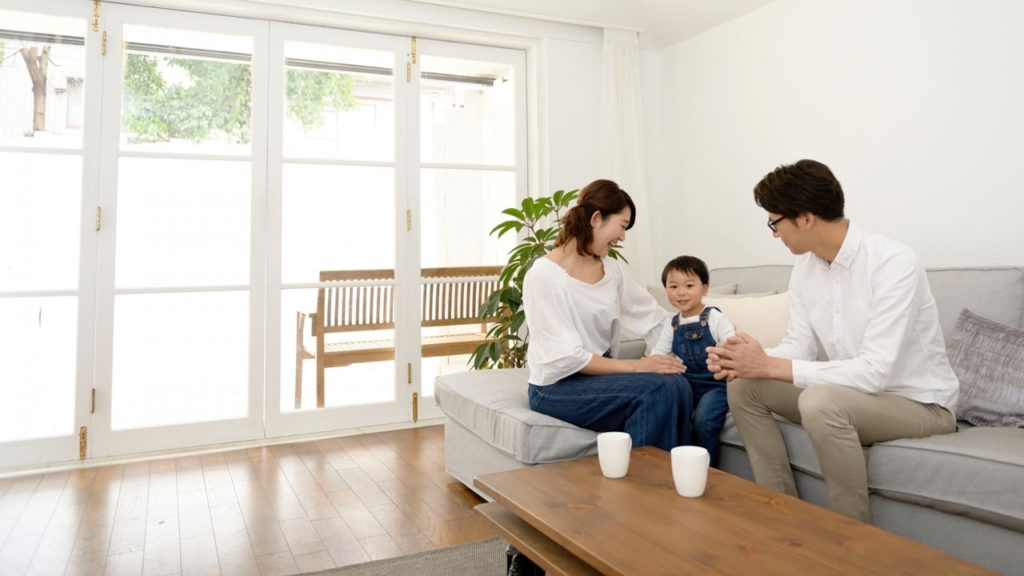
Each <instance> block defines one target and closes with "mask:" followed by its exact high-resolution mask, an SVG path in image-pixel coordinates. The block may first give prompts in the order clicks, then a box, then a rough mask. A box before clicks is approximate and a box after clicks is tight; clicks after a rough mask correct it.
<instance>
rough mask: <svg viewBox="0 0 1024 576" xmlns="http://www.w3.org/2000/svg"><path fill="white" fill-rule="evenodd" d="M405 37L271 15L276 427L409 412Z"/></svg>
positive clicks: (356, 422)
mask: <svg viewBox="0 0 1024 576" xmlns="http://www.w3.org/2000/svg"><path fill="white" fill-rule="evenodd" d="M278 42H280V44H278ZM399 42H400V39H397V38H393V37H386V36H378V35H368V34H358V33H350V32H341V31H332V30H327V29H320V28H308V27H302V26H289V25H274V26H273V30H272V44H273V48H272V50H274V51H275V53H276V51H277V50H279V53H280V59H279V60H278V61H277V62H275V63H273V64H272V66H275V67H278V66H279V68H277V70H275V73H276V74H277V76H276V77H275V76H272V79H271V86H272V88H271V90H272V96H273V97H272V101H271V107H272V115H273V116H272V117H273V118H274V121H275V122H280V131H281V136H280V140H279V141H280V150H279V154H280V156H279V158H280V160H279V162H280V253H281V260H280V279H281V281H280V287H281V290H280V311H281V313H280V322H281V331H280V333H281V338H280V340H279V341H280V348H279V350H280V353H279V359H280V364H279V366H280V369H279V371H278V373H279V375H280V388H279V395H278V401H279V405H278V406H277V407H275V408H279V410H272V411H271V423H270V426H269V429H270V430H271V432H270V433H271V434H272V435H275V434H289V433H297V432H301V431H315V430H325V429H338V428H352V427H355V426H362V425H368V424H382V423H388V422H398V421H402V420H404V419H406V418H407V415H406V414H407V412H408V405H407V404H406V403H405V402H404V401H402V400H401V399H400V398H399V394H398V390H399V388H398V384H397V379H396V374H397V373H398V370H397V368H396V363H395V360H394V359H395V357H396V350H397V348H398V346H397V345H396V340H397V339H396V334H397V332H398V327H399V324H400V322H399V321H398V318H399V316H398V315H397V311H398V310H399V309H400V304H399V303H398V302H397V298H396V292H397V289H396V282H395V269H396V266H397V262H398V259H397V258H398V256H397V254H398V245H397V241H396V237H397V234H398V231H397V230H396V222H397V221H398V218H397V217H396V216H397V215H396V213H397V212H398V211H399V210H400V208H399V203H398V192H397V182H398V175H397V174H396V147H395V141H396V117H397V111H396V86H395V76H394V70H395V67H396V60H397V58H398V56H397V47H398V46H399V45H400V44H399ZM278 47H279V48H278ZM275 83H276V86H277V87H275ZM273 98H279V100H278V102H279V104H275V101H274V100H273ZM275 108H276V110H277V111H276V112H274V111H273V110H274V109H275ZM275 152H276V151H274V150H272V152H271V154H272V157H271V165H272V166H273V164H274V162H275V161H278V160H276V159H275V158H274V157H273V155H274V154H275ZM271 171H272V173H273V168H272V169H271ZM361 271H385V273H384V274H383V276H382V275H381V274H377V275H376V276H373V275H370V276H367V275H366V274H365V273H363V272H361ZM342 278H348V279H350V280H344V279H342ZM349 285H353V286H352V287H349ZM356 286H358V287H356ZM275 412H276V413H277V414H281V415H283V417H282V418H280V419H278V418H277V417H276V415H275Z"/></svg>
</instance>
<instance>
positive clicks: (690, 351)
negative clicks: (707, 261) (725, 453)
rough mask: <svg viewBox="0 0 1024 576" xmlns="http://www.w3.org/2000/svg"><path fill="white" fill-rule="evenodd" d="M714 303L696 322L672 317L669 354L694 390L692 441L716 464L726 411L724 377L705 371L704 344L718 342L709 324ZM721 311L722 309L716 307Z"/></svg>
mask: <svg viewBox="0 0 1024 576" xmlns="http://www.w3.org/2000/svg"><path fill="white" fill-rule="evenodd" d="M712 310H718V308H715V307H714V306H707V307H705V308H704V310H703V311H701V313H700V319H699V320H698V321H696V322H690V323H687V324H683V325H681V326H680V325H679V315H678V314H677V315H676V316H674V317H673V318H672V328H673V332H672V353H673V354H675V355H676V356H678V357H679V359H680V360H682V361H683V364H686V373H685V374H683V376H685V377H686V380H687V381H689V383H690V388H692V389H693V406H694V408H693V433H694V444H696V445H697V446H703V447H704V448H707V450H708V453H709V454H710V455H711V465H712V466H714V467H716V468H717V467H718V435H719V434H720V433H721V432H722V428H723V427H724V426H725V416H726V414H727V413H728V412H729V400H728V398H727V397H726V391H725V380H715V377H714V376H713V375H712V374H711V371H710V370H708V353H707V347H708V346H714V345H716V344H717V342H715V339H714V337H713V336H712V335H711V328H710V327H709V326H708V316H709V315H710V314H711V311H712ZM719 312H721V310H719Z"/></svg>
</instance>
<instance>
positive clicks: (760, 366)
mask: <svg viewBox="0 0 1024 576" xmlns="http://www.w3.org/2000/svg"><path fill="white" fill-rule="evenodd" d="M707 352H708V370H710V371H711V373H712V374H714V376H715V380H725V381H726V382H732V381H733V380H735V379H736V378H770V377H772V374H771V368H772V360H773V359H772V357H770V356H768V355H767V354H765V352H764V348H762V347H761V343H760V342H758V341H757V340H756V339H755V338H754V337H753V336H751V335H750V334H747V333H745V332H737V333H736V334H735V335H734V336H730V337H728V338H726V339H725V340H723V341H721V342H719V343H718V345H717V346H709V347H708V348H707Z"/></svg>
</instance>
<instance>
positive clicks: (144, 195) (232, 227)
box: [116, 158, 252, 288]
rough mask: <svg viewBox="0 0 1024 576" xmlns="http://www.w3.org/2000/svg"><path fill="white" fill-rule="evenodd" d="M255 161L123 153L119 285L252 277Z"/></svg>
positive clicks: (220, 281) (185, 283) (197, 282)
mask: <svg viewBox="0 0 1024 576" xmlns="http://www.w3.org/2000/svg"><path fill="white" fill-rule="evenodd" d="M250 170H251V169H250V165H249V163H248V162H230V161H208V160H178V159H146V158H123V159H121V167H120V170H119V179H120V183H119V190H118V198H117V273H116V275H117V286H118V287H120V288H126V287H156V286H161V287H170V286H199V285H203V286H213V285H225V284H227V285H231V284H248V283H249V238H250V235H251V233H250V226H251V219H252V218H251V214H250V206H251V201H250V196H251V189H250V188H251V184H250V182H251V176H250Z"/></svg>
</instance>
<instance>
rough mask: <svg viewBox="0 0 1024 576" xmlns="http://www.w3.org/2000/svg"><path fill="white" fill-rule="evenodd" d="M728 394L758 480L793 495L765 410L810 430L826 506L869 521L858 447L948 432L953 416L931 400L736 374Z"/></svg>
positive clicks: (777, 438)
mask: <svg viewBox="0 0 1024 576" xmlns="http://www.w3.org/2000/svg"><path fill="white" fill-rule="evenodd" d="M728 395H729V409H730V410H731V411H732V415H733V418H734V419H735V420H736V426H737V427H738V428H739V432H740V436H741V437H742V438H743V444H744V445H745V446H746V449H747V455H748V456H749V458H750V465H751V467H752V468H753V471H754V479H755V480H756V481H757V483H758V484H760V485H762V486H766V487H769V488H772V489H775V490H778V491H780V492H785V493H786V494H790V495H792V496H796V495H797V493H796V484H795V482H794V480H793V470H792V469H791V468H790V466H789V455H788V453H787V452H786V445H785V444H784V443H783V441H782V432H781V431H780V430H779V426H778V423H777V422H776V421H775V418H774V416H773V414H778V415H779V416H782V417H783V418H786V419H787V420H790V421H792V422H795V423H797V424H800V425H802V426H803V428H804V430H806V431H807V434H808V436H810V438H811V443H812V444H813V445H814V451H815V452H817V455H818V463H819V464H820V465H821V474H822V476H823V477H824V478H825V485H826V486H827V488H828V499H829V507H830V508H832V510H834V511H836V512H839V513H840V514H844V515H846V516H850V517H852V518H856V519H858V520H861V521H862V522H871V512H870V509H869V507H868V480H867V464H866V462H865V460H864V451H863V448H862V446H870V445H871V444H874V443H875V442H884V441H887V440H895V439H897V438H919V437H922V436H931V435H933V434H947V433H949V432H953V431H955V430H956V418H955V417H954V416H953V414H952V413H950V412H949V410H946V409H945V408H943V407H942V406H939V405H938V404H922V403H920V402H915V401H913V400H910V399H908V398H905V397H903V396H897V395H895V394H885V393H882V394H867V393H865V392H861V391H859V390H854V389H853V388H847V387H845V386H835V385H818V386H811V387H809V388H806V389H804V388H797V387H796V386H794V385H793V384H790V383H789V382H782V381H779V380H744V379H737V380H734V381H732V382H730V383H729V384H728Z"/></svg>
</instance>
